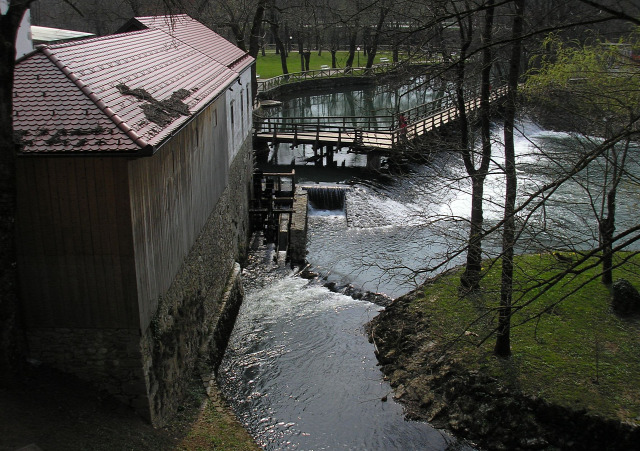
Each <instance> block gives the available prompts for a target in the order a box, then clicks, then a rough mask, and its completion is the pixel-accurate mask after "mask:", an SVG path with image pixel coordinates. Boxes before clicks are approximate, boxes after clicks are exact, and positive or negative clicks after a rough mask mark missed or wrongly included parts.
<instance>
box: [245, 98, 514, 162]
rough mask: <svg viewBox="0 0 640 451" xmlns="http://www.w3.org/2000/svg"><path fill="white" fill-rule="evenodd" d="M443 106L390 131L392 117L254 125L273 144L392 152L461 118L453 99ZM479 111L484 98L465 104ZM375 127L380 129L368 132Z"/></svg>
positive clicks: (278, 120)
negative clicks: (383, 125)
mask: <svg viewBox="0 0 640 451" xmlns="http://www.w3.org/2000/svg"><path fill="white" fill-rule="evenodd" d="M506 93H507V88H506V87H501V88H499V89H496V90H494V91H493V92H492V93H491V96H490V98H489V101H490V102H495V101H496V100H498V99H500V98H502V97H504V95H506ZM431 103H433V102H431ZM443 103H444V105H445V107H444V108H442V109H440V110H438V111H433V110H428V109H424V108H422V107H423V106H422V105H420V106H418V107H416V108H413V109H412V110H408V111H407V112H406V116H407V117H409V119H410V122H409V123H408V124H406V125H405V126H403V127H400V128H391V127H389V126H387V127H386V129H384V128H382V129H381V128H380V126H379V125H378V124H381V123H384V122H385V121H387V122H389V118H390V116H384V117H380V118H367V119H366V120H361V122H360V123H358V120H354V118H345V117H331V118H312V119H311V122H310V118H262V119H261V120H258V121H256V123H255V125H254V127H255V130H256V131H255V134H254V138H255V139H256V140H258V141H263V142H272V143H277V142H282V143H292V144H293V145H297V144H314V145H316V146H323V145H333V146H336V147H351V148H354V149H358V150H362V151H365V152H368V151H382V152H388V151H392V150H394V149H395V148H396V147H398V146H399V145H402V144H406V142H407V141H412V140H414V139H416V138H418V137H420V136H424V135H426V134H428V133H430V132H432V131H434V130H437V129H439V128H441V127H443V126H445V125H447V124H450V123H451V122H453V121H455V120H457V119H458V117H459V111H458V108H457V106H455V105H454V104H453V102H452V101H451V100H450V99H449V100H447V101H445V102H442V100H441V99H439V103H438V104H439V105H442V104H443ZM479 108H480V98H474V99H472V100H469V101H467V102H466V104H465V109H466V111H467V112H468V113H469V112H473V111H475V110H477V109H479ZM421 110H424V111H426V113H422V117H419V116H418V115H417V114H416V113H415V111H421ZM402 114H405V113H402ZM378 119H379V120H378ZM351 122H355V124H356V125H348V124H350V123H351ZM394 122H395V121H394ZM335 124H339V125H335ZM372 125H373V126H376V127H378V129H365V128H364V127H366V126H369V127H371V126H372Z"/></svg>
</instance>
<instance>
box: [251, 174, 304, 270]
mask: <svg viewBox="0 0 640 451" xmlns="http://www.w3.org/2000/svg"><path fill="white" fill-rule="evenodd" d="M249 215H250V221H251V228H252V230H253V231H262V232H263V234H264V238H265V241H266V242H268V243H275V244H276V245H277V249H278V251H286V252H287V258H288V259H289V260H290V261H291V264H301V263H304V259H305V256H306V238H307V195H306V192H304V191H303V190H300V189H296V181H295V170H292V171H291V172H262V171H256V172H255V173H254V175H253V198H252V200H251V207H250V209H249Z"/></svg>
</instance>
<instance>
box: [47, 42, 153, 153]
mask: <svg viewBox="0 0 640 451" xmlns="http://www.w3.org/2000/svg"><path fill="white" fill-rule="evenodd" d="M40 49H41V50H42V53H43V54H44V55H45V56H46V57H47V58H49V59H50V60H51V62H52V63H53V64H55V65H56V67H57V68H58V69H60V71H61V72H62V73H63V74H64V75H66V76H67V78H69V79H70V80H71V81H72V82H73V83H74V84H75V85H76V86H77V87H78V89H80V91H82V93H83V94H84V95H86V96H87V97H88V98H89V99H90V100H91V101H92V102H93V103H94V104H95V105H96V106H97V107H98V109H99V110H100V111H102V112H103V113H104V114H105V115H106V116H107V117H108V118H109V119H110V120H111V121H112V122H113V123H114V125H115V126H116V127H118V128H119V129H120V130H121V131H122V132H123V133H124V134H125V135H127V136H128V137H129V138H130V139H131V140H132V141H133V142H134V143H135V144H136V145H138V146H139V147H140V148H141V149H145V148H150V147H151V144H149V143H148V142H147V141H146V140H145V139H143V138H142V137H141V136H140V135H138V134H137V133H136V132H135V131H134V130H133V129H132V128H131V127H129V126H128V125H127V123H126V122H125V121H123V120H122V118H121V117H120V116H118V115H117V114H116V113H115V112H114V111H113V110H112V109H111V108H110V107H109V106H107V104H106V103H104V101H103V100H101V99H100V98H98V96H97V95H96V94H95V93H94V92H93V91H92V90H91V88H89V86H88V85H86V84H85V83H84V82H83V81H82V80H80V78H79V77H78V76H77V75H76V74H74V73H73V72H72V71H71V70H70V69H69V68H68V67H67V66H66V65H65V64H64V63H63V62H62V61H60V60H59V59H58V58H57V57H56V55H55V54H54V53H53V52H52V51H51V49H50V48H49V46H43V47H40Z"/></svg>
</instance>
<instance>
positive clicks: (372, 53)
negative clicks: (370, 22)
mask: <svg viewBox="0 0 640 451" xmlns="http://www.w3.org/2000/svg"><path fill="white" fill-rule="evenodd" d="M389 10H390V8H386V7H381V8H380V15H379V16H378V23H377V25H376V31H375V33H374V34H373V37H372V39H371V45H370V48H369V51H368V52H367V65H366V67H367V69H370V68H371V67H372V66H373V63H374V62H375V59H376V53H378V43H379V42H380V34H381V33H382V28H383V27H384V24H385V18H386V17H387V14H388V13H389Z"/></svg>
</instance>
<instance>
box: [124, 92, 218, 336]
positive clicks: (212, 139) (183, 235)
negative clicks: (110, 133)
mask: <svg viewBox="0 0 640 451" xmlns="http://www.w3.org/2000/svg"><path fill="white" fill-rule="evenodd" d="M226 117H227V107H226V104H225V102H224V99H220V100H218V101H217V102H215V103H214V104H212V105H211V106H210V107H209V108H208V109H207V110H205V111H203V112H202V113H201V114H200V115H199V116H198V117H197V118H195V119H194V120H193V121H192V122H191V123H189V124H188V125H187V126H185V127H184V128H183V129H182V130H181V131H180V132H179V133H178V134H177V135H176V136H174V137H173V138H172V139H171V141H170V142H169V143H167V144H166V145H164V146H163V147H161V148H160V149H159V150H158V152H157V153H156V154H155V155H154V156H153V157H151V158H141V159H138V160H132V161H131V162H130V176H129V184H130V187H131V213H132V221H133V239H134V247H135V255H136V272H137V274H138V292H139V308H140V327H141V329H142V330H145V329H146V327H147V326H148V324H149V321H150V320H151V316H152V315H153V313H154V312H155V310H156V308H157V305H158V298H159V296H161V295H162V294H164V293H165V292H166V291H167V289H168V288H169V286H170V285H171V282H172V281H173V279H174V277H175V275H176V273H177V272H178V270H179V269H180V266H181V265H182V262H183V261H184V258H185V257H186V255H187V253H188V252H189V250H190V249H191V247H192V246H193V244H194V242H195V240H196V238H197V237H198V235H199V234H200V231H201V230H202V227H203V226H204V224H205V223H206V221H207V218H208V217H209V216H210V214H211V213H212V211H213V209H214V208H215V206H216V203H217V201H218V199H219V198H220V196H221V194H222V193H223V191H224V190H225V187H226V186H227V182H228V170H229V164H230V162H229V156H228V153H227V152H226V151H225V150H226V149H227V131H226V130H227V128H226V120H225V118H226Z"/></svg>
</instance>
